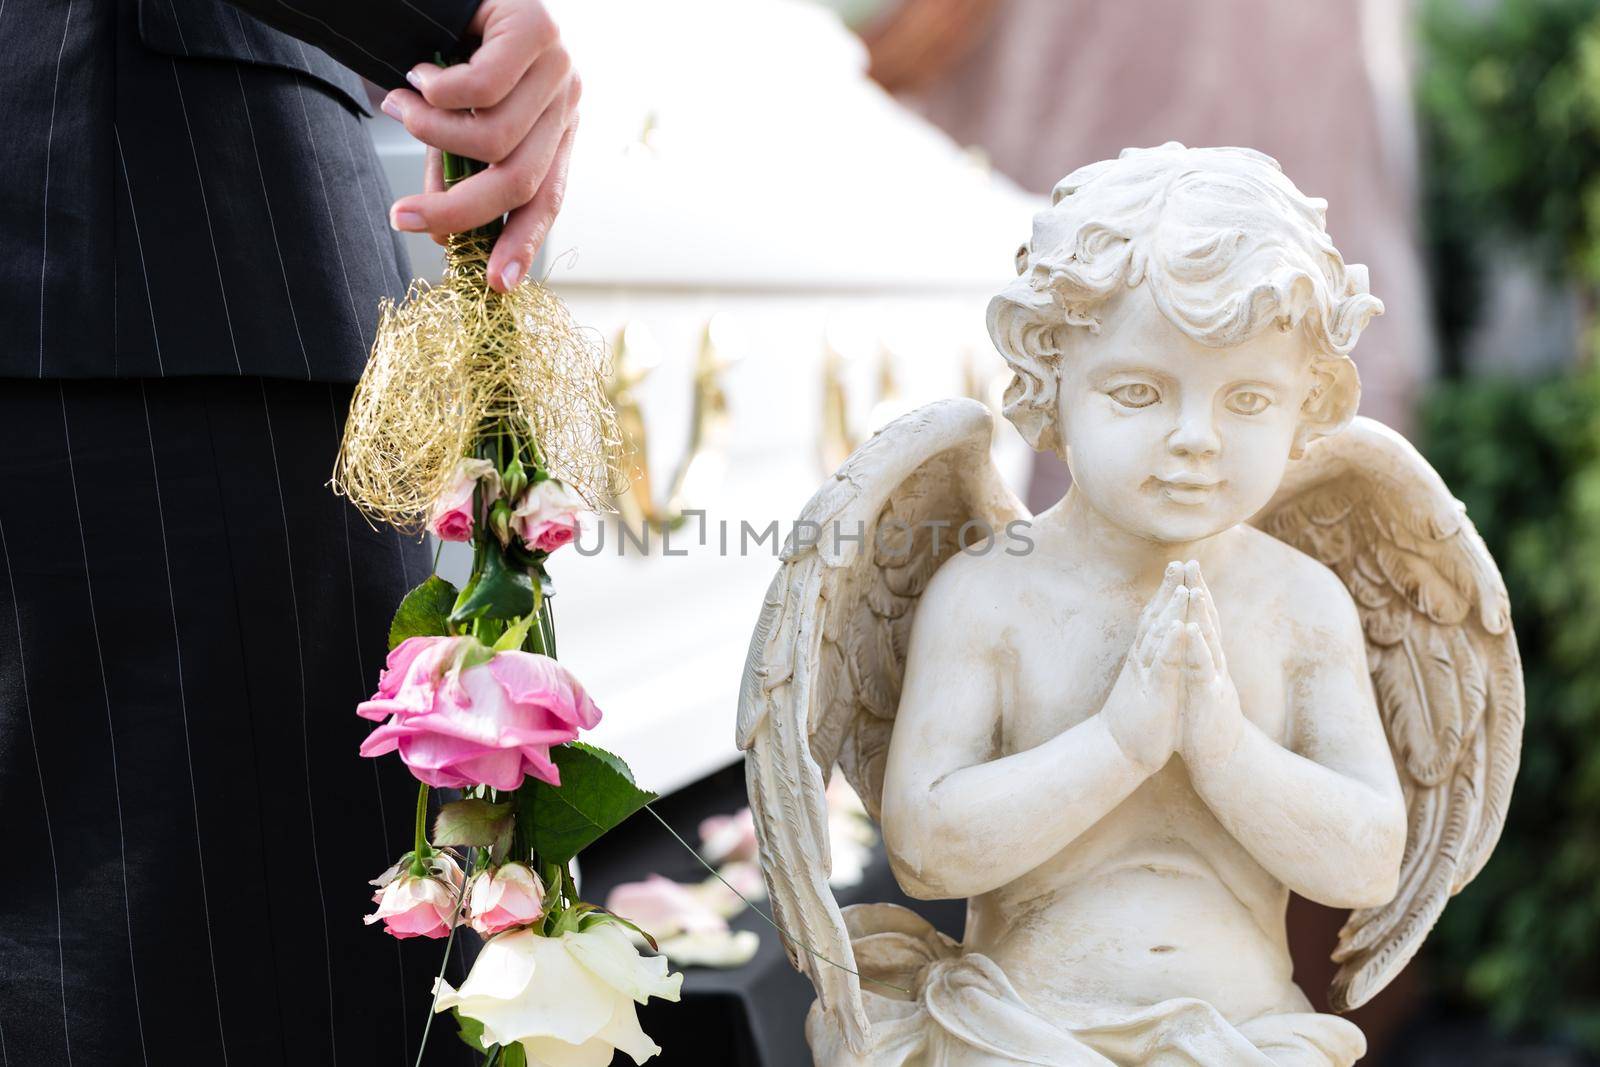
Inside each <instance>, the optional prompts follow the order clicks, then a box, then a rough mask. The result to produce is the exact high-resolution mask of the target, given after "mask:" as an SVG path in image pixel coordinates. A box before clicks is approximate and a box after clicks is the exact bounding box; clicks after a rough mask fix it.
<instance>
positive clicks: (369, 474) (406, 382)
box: [330, 233, 626, 532]
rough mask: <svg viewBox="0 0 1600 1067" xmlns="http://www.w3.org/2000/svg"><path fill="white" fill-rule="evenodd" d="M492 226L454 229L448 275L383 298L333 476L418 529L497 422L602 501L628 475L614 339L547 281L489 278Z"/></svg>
mask: <svg viewBox="0 0 1600 1067" xmlns="http://www.w3.org/2000/svg"><path fill="white" fill-rule="evenodd" d="M492 246H493V237H491V236H487V235H483V234H475V233H466V234H455V235H452V236H451V237H450V239H449V243H448V245H447V246H446V254H445V271H444V277H443V278H442V279H441V280H440V282H439V284H438V285H429V284H428V283H427V282H425V281H422V280H420V279H419V280H416V281H413V282H412V283H411V288H410V290H409V291H408V292H407V293H406V296H405V299H404V300H403V301H401V302H400V303H399V304H396V303H394V302H393V301H391V300H385V301H384V302H383V305H382V307H381V310H380V315H379V321H378V332H377V339H376V340H375V341H374V343H373V346H372V358H371V359H370V360H368V362H367V367H366V370H365V371H364V372H363V373H362V375H361V382H360V384H359V385H357V386H356V392H355V398H354V399H353V400H352V402H351V405H350V415H349V419H348V420H347V421H346V423H345V429H344V440H343V442H342V443H341V445H340V447H339V458H338V460H337V462H336V464H335V467H334V475H333V479H332V481H331V483H330V484H331V485H332V486H333V489H334V491H335V492H337V493H340V494H342V495H343V496H345V497H347V498H349V500H350V501H351V502H352V503H354V504H355V505H356V507H358V508H359V509H360V510H361V511H362V513H363V514H364V515H366V516H367V518H368V519H369V520H372V521H377V522H386V523H389V524H391V525H393V526H396V527H399V528H400V529H402V530H407V531H411V532H416V531H418V530H420V529H421V527H422V526H423V524H424V523H425V522H426V521H427V519H428V516H429V512H430V511H431V509H432V507H433V504H434V501H435V500H437V499H438V497H439V495H440V494H441V493H442V492H443V491H444V489H445V487H446V485H447V484H448V482H449V480H450V475H451V472H452V471H453V470H454V468H455V465H456V462H457V461H458V460H460V459H461V458H462V457H463V456H465V455H468V454H469V453H470V452H471V451H472V449H473V446H474V443H475V441H476V439H477V438H478V437H479V435H480V434H482V433H483V432H484V431H485V430H486V429H488V428H490V427H492V426H494V425H495V424H496V423H497V422H499V423H503V424H504V425H506V426H509V427H510V428H511V429H512V430H513V431H514V432H516V433H518V434H519V435H522V436H525V437H530V438H531V439H532V440H533V441H534V442H536V444H537V447H538V450H539V453H540V456H541V457H542V460H543V464H542V465H543V466H544V467H545V469H547V470H548V471H550V473H551V474H552V475H553V476H555V477H556V478H559V479H561V480H562V481H563V482H566V483H567V484H568V485H570V486H572V488H573V489H575V490H577V492H578V493H579V494H580V495H581V496H582V497H583V498H584V500H585V501H586V502H587V503H588V504H589V506H590V507H592V508H595V509H596V510H605V509H609V508H610V506H611V501H612V500H613V499H614V498H615V497H616V496H617V495H618V494H619V493H621V492H622V491H623V490H624V489H625V487H626V479H625V478H624V477H623V475H622V468H621V455H620V453H621V439H620V434H619V433H618V430H617V420H616V414H615V412H614V411H613V410H612V407H611V401H610V400H609V398H608V397H607V395H606V384H607V382H608V381H609V380H610V377H611V368H610V360H609V357H608V355H607V352H606V347H605V343H604V341H603V340H602V339H601V338H600V337H599V335H598V334H596V333H595V332H594V331H592V330H587V329H584V328H581V327H579V326H577V325H575V324H574V323H573V321H572V317H571V315H570V314H569V313H568V311H567V307H566V305H565V304H563V303H562V302H561V300H560V299H559V298H558V297H556V295H555V294H553V293H551V292H550V291H549V290H548V289H546V288H545V287H544V286H543V285H540V284H537V283H535V282H527V283H525V284H523V285H519V286H517V287H516V288H515V289H513V290H512V291H511V292H510V293H498V292H495V291H494V290H492V289H490V288H489V286H488V285H487V284H486V275H487V270H488V262H489V252H490V250H491V248H492Z"/></svg>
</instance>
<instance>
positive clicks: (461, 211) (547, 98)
mask: <svg viewBox="0 0 1600 1067" xmlns="http://www.w3.org/2000/svg"><path fill="white" fill-rule="evenodd" d="M468 32H470V33H471V34H474V35H476V36H478V37H481V38H482V40H483V43H482V44H481V45H479V46H478V48H477V50H476V51H474V52H473V53H472V57H471V59H470V60H468V61H467V62H465V63H460V64H456V65H454V66H450V67H438V66H435V65H434V64H432V63H421V64H418V65H417V66H416V67H415V68H414V69H413V70H412V71H411V73H409V74H408V75H406V78H407V80H408V81H410V82H411V84H412V85H413V86H415V91H413V90H411V89H396V90H394V91H393V92H391V93H390V94H389V95H388V96H387V97H385V98H384V101H383V110H384V111H385V112H386V113H388V114H389V115H392V116H393V117H394V118H396V119H398V120H399V121H401V122H402V123H404V124H405V127H406V130H407V131H408V132H410V134H411V135H412V136H413V137H415V138H416V139H417V140H419V141H422V142H423V143H424V144H427V145H428V146H429V148H428V163H427V172H426V175H425V179H424V189H425V190H426V191H424V192H422V193H419V194H417V195H415V196H405V197H401V198H400V199H399V200H396V201H395V202H394V204H393V206H392V207H390V209H389V222H390V225H392V226H393V227H394V228H395V229H397V230H406V231H410V232H414V233H424V232H425V233H431V234H433V235H434V239H435V240H443V238H444V236H445V235H446V234H450V233H457V232H460V231H462V230H469V229H472V228H473V227H474V226H481V225H483V224H484V223H486V222H489V221H491V220H493V219H498V218H499V217H500V216H501V215H509V218H507V219H506V226H505V231H504V232H503V233H501V235H500V239H499V240H498V241H497V242H495V246H494V253H493V255H492V256H490V258H489V284H490V285H492V286H493V287H494V288H496V289H499V290H500V291H502V292H505V291H507V290H509V289H511V288H513V287H514V286H515V285H516V284H517V283H518V282H519V281H521V280H522V278H523V276H524V275H525V274H526V273H527V271H528V266H529V265H530V264H531V263H532V262H533V257H534V254H535V253H536V252H538V250H539V246H540V245H542V244H543V243H544V239H545V237H546V236H547V235H548V234H549V232H550V226H551V224H552V223H554V222H555V218H556V214H557V212H559V211H560V210H561V200H562V197H563V196H564V195H565V192H566V182H567V163H568V161H569V159H570V158H571V154H572V137H573V132H574V131H575V130H576V128H577V124H578V96H579V93H580V87H579V82H578V75H577V72H575V71H574V70H573V69H572V57H571V56H569V55H568V54H567V50H566V48H565V47H563V45H562V43H561V35H560V33H559V32H558V30H557V29H556V24H555V22H554V21H553V20H552V19H551V17H550V14H549V12H547V11H546V10H545V7H544V3H543V2H542V0H484V2H483V4H482V5H481V6H479V8H478V11H477V13H476V14H475V15H474V16H473V18H472V22H471V24H470V25H469V26H468ZM441 150H443V151H448V152H451V153H454V154H456V155H460V156H466V157H468V158H470V159H476V160H479V161H481V162H484V163H487V164H489V166H488V168H487V169H485V170H483V171H481V172H480V173H478V174H474V175H472V176H471V177H469V178H465V179H463V180H462V181H459V182H457V183H456V184H455V185H453V186H452V187H451V188H450V189H449V191H446V190H445V187H444V174H443V167H442V165H441V156H440V151H441Z"/></svg>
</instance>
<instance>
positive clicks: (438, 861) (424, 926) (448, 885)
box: [363, 852, 464, 938]
mask: <svg viewBox="0 0 1600 1067" xmlns="http://www.w3.org/2000/svg"><path fill="white" fill-rule="evenodd" d="M429 867H430V870H429V873H428V874H425V875H418V874H412V873H411V861H410V860H409V859H405V860H401V861H400V862H399V863H397V864H395V865H394V866H393V867H390V868H389V869H388V870H387V871H384V872H383V873H382V874H380V875H379V876H378V877H376V878H374V879H373V880H372V882H371V883H370V884H372V885H375V886H377V887H378V891H377V892H376V893H374V894H372V901H373V903H375V904H377V905H378V910H377V911H375V912H373V913H372V914H371V915H368V916H367V917H366V918H365V919H364V920H363V921H364V922H366V924H367V925H368V926H371V925H372V924H373V923H375V922H377V921H379V920H380V919H381V920H382V921H383V929H384V931H385V932H386V933H389V934H393V935H394V936H395V937H398V938H407V937H445V936H447V935H448V934H449V933H450V928H451V927H452V926H454V925H455V924H456V921H457V919H458V916H459V912H458V910H457V904H458V901H459V900H460V898H461V883H462V881H463V880H464V877H463V875H462V873H461V868H460V867H459V866H457V865H456V861H455V860H453V859H451V858H450V857H449V856H447V855H446V854H444V853H443V852H435V853H434V854H433V858H432V860H431V861H430V864H429Z"/></svg>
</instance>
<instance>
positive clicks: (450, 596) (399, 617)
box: [389, 574, 458, 648]
mask: <svg viewBox="0 0 1600 1067" xmlns="http://www.w3.org/2000/svg"><path fill="white" fill-rule="evenodd" d="M457 595H458V594H457V592H456V587H455V586H453V585H451V584H450V583H449V582H447V581H445V580H444V579H443V578H441V577H439V576H438V575H437V574H435V575H434V576H433V577H431V578H429V579H428V580H427V581H425V582H423V583H422V584H421V585H419V586H417V587H416V588H415V589H413V590H411V592H409V593H407V594H406V597H405V599H404V600H402V601H400V607H399V608H397V609H396V610H395V613H394V621H393V622H391V623H390V624H389V647H390V648H394V647H395V646H396V645H398V644H399V643H400V642H402V641H404V640H405V639H406V638H408V637H437V636H441V635H443V634H447V633H449V632H450V609H451V608H452V607H454V606H455V602H456V596H457Z"/></svg>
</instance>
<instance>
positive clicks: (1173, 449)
mask: <svg viewBox="0 0 1600 1067" xmlns="http://www.w3.org/2000/svg"><path fill="white" fill-rule="evenodd" d="M1061 333H1062V334H1063V335H1064V336H1063V337H1062V342H1061V343H1062V351H1061V360H1060V364H1059V366H1060V376H1061V377H1060V387H1059V392H1058V396H1059V400H1058V403H1059V412H1058V415H1059V422H1058V427H1059V430H1060V432H1061V435H1062V438H1063V442H1064V443H1065V445H1066V446H1067V456H1068V463H1069V465H1070V466H1071V469H1072V478H1073V483H1074V484H1075V485H1076V486H1077V487H1078V489H1079V491H1081V492H1082V493H1083V494H1084V496H1085V498H1086V500H1087V501H1088V503H1089V504H1090V505H1091V506H1092V507H1093V508H1094V509H1095V510H1096V511H1098V512H1100V513H1101V514H1102V515H1104V516H1105V517H1106V518H1107V519H1108V520H1110V521H1111V522H1112V523H1113V524H1114V525H1116V526H1118V527H1120V528H1122V529H1125V530H1127V531H1128V532H1130V533H1134V534H1137V535H1139V536H1141V537H1147V538H1150V539H1151V540H1155V541H1163V542H1186V541H1194V540H1198V539H1201V538H1204V537H1210V536H1212V535H1213V534H1217V533H1221V532H1222V531H1223V530H1226V529H1228V528H1229V527H1232V526H1235V525H1237V524H1238V523H1241V522H1243V521H1245V520H1246V519H1248V518H1249V517H1250V516H1251V515H1254V514H1255V513H1256V512H1257V511H1259V510H1260V509H1261V508H1262V507H1263V506H1264V505H1265V504H1266V503H1267V501H1268V500H1270V499H1271V498H1272V494H1273V493H1274V492H1275V491H1276V490H1277V488H1278V484H1279V482H1280V481H1281V480H1282V478H1283V473H1284V468H1285V465H1286V464H1287V462H1288V460H1289V456H1290V451H1291V449H1292V448H1293V446H1294V442H1295V435H1296V433H1297V431H1299V430H1300V428H1301V423H1302V414H1301V412H1302V406H1303V405H1304V403H1305V401H1306V398H1307V397H1308V395H1309V394H1310V392H1311V390H1312V388H1313V387H1314V386H1315V385H1316V376H1315V375H1314V374H1313V372H1312V370H1311V364H1312V358H1311V356H1312V354H1311V351H1310V348H1309V342H1308V340H1307V338H1306V337H1305V335H1304V333H1303V331H1301V330H1298V329H1295V330H1289V331H1280V330H1277V329H1272V328H1270V327H1269V328H1268V329H1265V330H1263V331H1261V332H1259V333H1257V334H1256V335H1255V336H1253V337H1251V338H1250V339H1248V340H1246V341H1244V342H1243V343H1241V344H1237V345H1233V346H1231V347H1226V348H1214V347H1210V346H1207V345H1204V344H1201V343H1200V342H1198V341H1196V340H1194V339H1193V338H1191V337H1190V336H1189V335H1188V334H1186V333H1184V332H1183V331H1182V330H1180V329H1178V328H1177V327H1176V326H1174V325H1173V324H1172V323H1171V322H1170V321H1168V320H1167V318H1166V316H1164V315H1163V314H1162V313H1161V311H1160V310H1159V309H1158V308H1157V307H1156V304H1155V301H1154V300H1153V299H1152V298H1151V296H1150V293H1149V290H1148V288H1147V287H1144V286H1139V287H1136V288H1132V289H1125V290H1124V291H1123V292H1122V293H1121V294H1120V295H1119V296H1117V297H1115V298H1113V299H1112V300H1111V301H1110V302H1109V303H1108V304H1107V305H1106V306H1105V307H1104V309H1103V315H1102V317H1101V325H1100V329H1099V331H1098V332H1097V333H1095V332H1090V331H1089V330H1087V329H1081V328H1073V329H1067V330H1063V331H1061Z"/></svg>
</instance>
